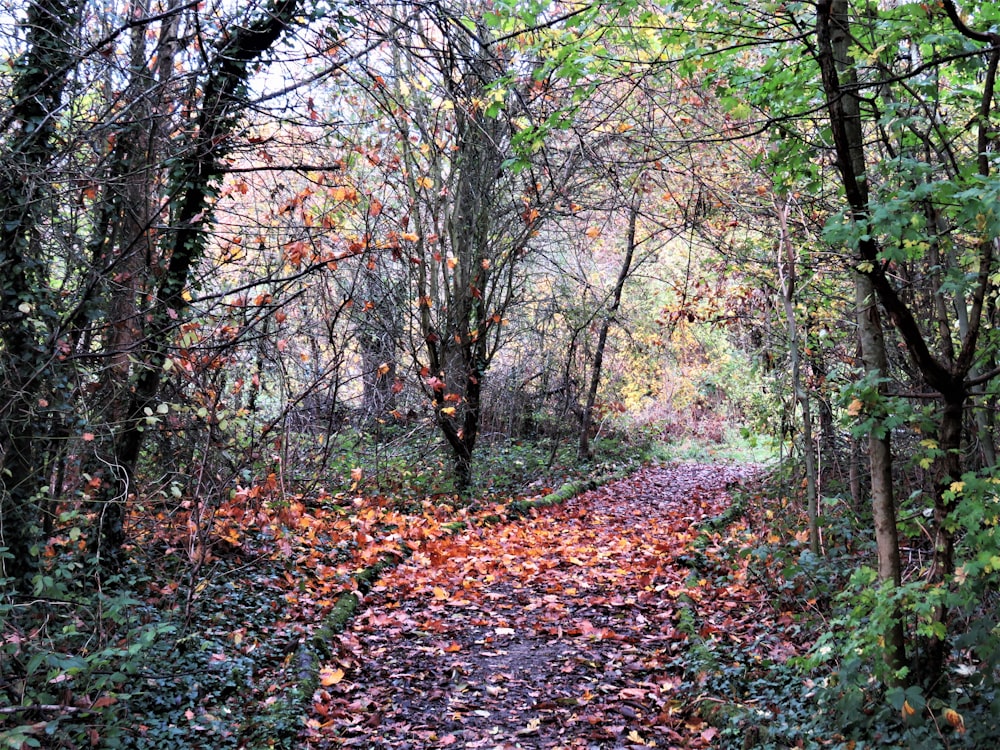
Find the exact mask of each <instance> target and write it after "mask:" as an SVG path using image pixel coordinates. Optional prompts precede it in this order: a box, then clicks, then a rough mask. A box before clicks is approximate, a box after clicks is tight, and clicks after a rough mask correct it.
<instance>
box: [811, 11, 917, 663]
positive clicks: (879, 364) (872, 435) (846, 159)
mask: <svg viewBox="0 0 1000 750" xmlns="http://www.w3.org/2000/svg"><path fill="white" fill-rule="evenodd" d="M818 10H819V12H818V15H817V38H818V42H819V54H820V67H821V69H822V70H823V83H824V89H825V93H826V96H827V102H828V104H829V108H830V119H831V124H832V125H833V130H834V142H835V145H836V149H837V165H838V167H839V168H840V172H841V175H842V178H843V183H844V188H845V193H846V194H847V199H848V204H849V205H850V207H851V210H852V212H853V214H854V216H855V218H858V219H862V218H866V217H867V214H868V184H867V182H866V178H865V174H866V167H865V155H864V133H863V131H862V127H861V106H860V102H859V101H858V98H857V96H855V95H853V94H852V93H849V92H848V91H847V90H846V89H849V90H850V91H854V90H856V84H857V75H856V73H855V70H854V67H853V60H851V58H850V55H849V44H850V27H849V18H848V3H847V0H833V1H832V2H831V3H824V4H823V5H822V7H819V9H818ZM841 76H842V77H843V78H844V80H845V87H844V89H842V88H841V82H840V77H841ZM869 242H871V240H869ZM862 255H863V257H864V258H866V259H868V260H869V262H872V263H875V262H877V260H876V259H875V258H871V257H869V256H874V255H876V251H875V249H874V248H871V249H868V250H867V253H866V252H865V250H864V249H863V251H862ZM855 285H856V286H855V293H856V302H857V308H858V309H857V314H858V331H859V336H860V340H861V356H862V358H863V360H864V362H865V370H866V372H867V373H868V376H869V377H873V378H875V379H877V380H881V379H883V378H885V376H886V374H887V371H888V360H887V356H886V350H885V338H884V336H883V333H882V325H881V322H880V318H879V311H878V307H877V306H876V296H875V289H874V284H873V281H872V279H871V277H870V276H869V275H867V274H863V273H862V274H858V276H857V277H856V279H855ZM880 388H881V389H883V390H884V386H880ZM890 440H891V435H890V433H889V430H888V429H887V428H886V427H885V426H884V425H883V424H881V422H880V421H879V420H877V421H876V424H875V426H874V427H873V429H872V430H871V432H869V434H868V460H869V464H870V470H871V486H872V515H873V523H874V526H875V544H876V546H877V548H878V575H879V580H880V581H881V582H882V583H883V585H889V586H892V587H897V586H899V585H900V583H901V581H902V573H901V561H900V555H899V538H898V531H897V518H896V506H895V498H894V497H893V488H892V449H891V443H890ZM884 658H885V661H886V664H887V665H888V666H889V669H890V672H891V674H890V681H893V680H895V679H896V677H895V675H896V674H898V671H899V670H900V669H902V668H903V666H904V665H905V663H906V636H905V632H904V630H903V622H902V616H901V613H899V612H896V613H895V614H894V617H893V618H892V621H891V622H890V624H889V627H888V632H887V633H886V634H885V651H884Z"/></svg>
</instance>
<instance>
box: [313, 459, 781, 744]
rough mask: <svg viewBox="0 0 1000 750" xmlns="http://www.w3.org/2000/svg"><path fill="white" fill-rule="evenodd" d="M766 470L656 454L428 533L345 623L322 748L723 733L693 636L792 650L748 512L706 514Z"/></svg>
mask: <svg viewBox="0 0 1000 750" xmlns="http://www.w3.org/2000/svg"><path fill="white" fill-rule="evenodd" d="M754 473H755V467H752V466H746V465H742V466H740V465H702V464H677V465H673V466H670V467H659V468H656V467H651V468H646V469H643V470H641V471H640V472H639V473H637V474H635V475H632V476H631V477H629V478H627V479H625V480H622V481H619V482H615V483H613V484H609V485H606V486H604V487H602V488H600V489H598V490H594V491H590V492H587V493H584V494H582V495H580V496H578V497H576V498H573V499H571V500H569V501H567V502H566V503H564V504H562V505H559V506H554V507H550V508H544V509H539V510H535V511H532V515H531V516H530V517H528V518H525V519H522V520H521V521H519V522H515V523H509V524H504V525H501V526H492V527H474V528H471V529H468V530H466V531H462V532H460V533H458V534H456V535H453V536H449V537H447V538H440V539H437V540H434V541H431V542H428V543H427V544H425V545H422V546H421V548H420V549H419V550H418V551H417V552H415V553H414V554H413V555H412V557H410V559H409V560H407V561H406V562H405V563H403V564H402V565H400V566H399V567H397V568H395V569H394V570H393V571H391V572H390V573H388V574H387V575H386V576H385V577H384V578H383V579H382V580H381V581H380V582H379V583H378V584H377V585H376V586H375V588H374V589H373V590H372V591H371V593H370V594H369V595H368V596H367V597H366V599H365V600H364V602H363V604H362V607H363V609H362V612H361V614H360V615H359V616H358V617H357V618H356V619H355V620H354V622H353V623H352V625H351V626H350V627H349V629H348V630H347V631H346V632H345V633H343V634H341V635H340V636H339V643H338V644H336V646H337V651H338V657H337V658H336V659H335V660H334V661H333V662H331V663H330V664H329V665H327V666H326V667H325V668H324V670H323V672H322V674H323V676H324V678H323V683H324V687H323V688H322V689H321V690H320V691H318V692H317V694H316V697H315V700H314V704H313V713H312V716H311V718H310V720H309V722H308V726H309V730H308V734H309V738H308V743H309V747H311V748H314V749H316V750H318V749H319V748H330V747H364V748H373V749H374V748H386V749H388V748H437V747H449V746H450V747H456V748H502V749H504V750H506V749H508V748H578V749H579V748H630V747H653V746H655V747H660V748H669V747H678V748H701V747H714V746H716V742H714V740H715V739H716V736H717V733H718V731H717V729H716V728H715V727H714V726H712V725H711V724H710V723H708V722H707V721H706V720H705V717H706V711H705V706H706V705H708V706H711V705H712V704H713V703H718V704H720V705H721V704H723V703H725V702H726V701H727V700H728V699H727V698H726V697H725V696H717V695H713V694H712V691H711V689H710V687H701V686H700V684H701V683H700V682H699V675H698V674H694V675H692V674H691V670H690V664H689V661H688V658H687V657H688V652H689V650H690V649H691V648H692V647H693V646H695V644H697V647H698V648H700V649H702V651H705V650H706V649H707V650H708V651H712V650H713V649H715V648H716V647H720V649H721V650H720V653H723V652H724V653H733V652H732V651H731V650H727V649H726V648H721V647H724V646H725V645H726V644H741V646H742V647H745V648H741V649H739V652H740V653H746V654H752V656H751V657H750V658H749V661H751V662H756V664H748V665H747V668H748V669H753V668H758V669H761V668H763V669H766V665H767V664H775V663H780V662H782V661H784V660H785V659H787V658H788V656H790V655H792V654H793V653H794V651H795V646H794V644H792V643H791V642H789V641H788V640H787V639H786V637H785V635H784V633H783V631H785V630H786V629H787V628H786V627H785V626H787V624H788V620H787V618H786V617H785V616H783V615H782V614H781V613H780V612H776V611H774V610H773V609H772V607H771V604H770V597H769V596H768V595H767V594H766V593H765V592H764V591H763V590H762V589H761V588H759V587H758V586H757V585H755V583H754V582H753V580H751V579H752V576H750V575H749V574H748V572H747V569H746V563H745V561H744V558H740V557H739V556H737V555H734V554H732V550H733V549H734V548H735V547H736V546H737V545H742V544H743V543H744V542H745V539H744V538H742V537H743V536H745V535H746V534H747V530H746V528H745V526H744V525H743V523H742V522H741V521H736V522H735V523H732V524H728V525H726V527H725V528H722V529H719V530H718V531H713V530H711V528H712V527H711V524H708V523H707V522H708V521H710V519H712V518H714V517H717V516H718V515H719V514H721V513H723V512H724V511H725V510H726V508H727V507H728V506H729V504H730V496H729V494H728V488H729V487H732V486H733V485H735V484H737V483H741V482H743V481H745V480H747V479H749V478H751V477H752V476H753V474H754ZM741 535H742V536H741ZM736 666H739V665H736ZM746 701H749V702H750V703H751V704H752V703H753V699H752V698H749V699H745V700H744V703H746ZM743 707H744V708H746V705H744V706H743ZM760 709H761V710H762V711H766V710H779V708H778V707H769V706H766V705H762V706H760ZM748 731H752V728H751V729H748Z"/></svg>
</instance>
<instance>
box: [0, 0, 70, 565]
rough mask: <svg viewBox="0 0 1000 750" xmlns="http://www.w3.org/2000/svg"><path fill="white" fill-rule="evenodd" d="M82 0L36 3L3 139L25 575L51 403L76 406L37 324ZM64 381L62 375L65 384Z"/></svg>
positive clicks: (2, 455)
mask: <svg viewBox="0 0 1000 750" xmlns="http://www.w3.org/2000/svg"><path fill="white" fill-rule="evenodd" d="M81 5H82V3H81V2H80V0H67V1H66V2H63V1H62V0H40V1H39V2H35V3H32V4H31V5H30V6H29V7H28V14H27V22H26V24H25V25H26V27H27V29H28V34H27V40H26V51H25V52H24V54H23V55H22V57H21V58H20V59H19V60H18V62H17V64H16V65H15V68H14V81H13V100H14V102H13V106H12V109H11V114H10V115H9V116H8V118H7V120H6V122H5V123H4V127H5V129H6V130H7V133H8V135H7V137H6V138H5V139H4V141H3V144H2V146H0V156H2V160H0V162H2V163H0V285H2V286H0V341H2V345H3V357H4V360H5V361H4V364H3V369H2V371H0V377H2V382H0V461H2V463H0V546H4V547H7V550H8V554H9V557H5V556H4V557H0V574H2V575H6V576H8V577H10V578H14V579H17V580H18V582H19V584H20V583H23V579H24V577H25V576H26V575H28V574H30V573H31V572H32V571H33V570H34V569H35V567H36V561H35V559H34V558H35V555H34V553H33V552H32V547H33V542H34V540H35V536H36V534H37V526H38V521H39V518H38V515H39V500H40V498H41V496H42V494H43V493H44V492H45V487H46V485H47V484H48V481H49V471H48V467H47V466H46V461H45V460H44V457H45V456H46V455H47V453H48V451H47V449H46V432H47V430H48V424H49V422H50V418H49V416H48V415H46V414H45V413H44V412H45V410H47V409H52V410H55V409H59V408H68V405H66V404H62V403H54V402H53V403H50V401H49V399H50V398H51V399H53V400H55V399H57V398H64V395H63V394H64V393H65V387H61V388H58V389H56V388H53V390H52V393H51V394H50V393H49V389H50V387H52V386H53V383H52V382H50V381H52V380H53V379H54V368H55V367H57V363H58V362H59V357H58V356H57V351H58V342H55V341H52V340H43V339H42V338H41V337H40V336H39V334H38V332H37V328H36V325H37V323H38V322H39V320H41V321H42V328H43V329H47V330H49V331H51V330H53V329H54V324H55V321H54V320H52V319H51V318H50V317H48V314H47V312H46V311H47V310H51V309H53V308H52V306H51V305H50V304H49V303H48V301H47V295H48V291H49V283H50V279H49V278H48V274H47V270H46V268H44V266H43V263H42V261H41V260H40V259H39V257H38V256H37V252H38V248H37V246H36V242H37V237H36V229H37V225H38V221H39V217H38V215H37V212H38V210H39V205H40V204H41V203H42V198H43V197H44V192H45V190H44V187H43V183H44V179H45V178H44V174H45V171H46V167H47V165H48V164H49V162H50V161H51V160H52V158H53V154H52V152H51V150H50V149H51V146H52V139H53V136H54V134H55V125H56V120H57V112H58V110H59V108H60V106H61V104H62V96H63V90H64V88H65V85H66V82H67V79H68V74H69V73H70V71H71V70H72V69H73V67H74V65H75V64H76V62H77V60H76V58H75V55H74V52H73V46H74V44H75V42H76V38H75V31H76V29H77V25H78V23H79V14H80V8H81ZM64 385H65V384H63V386H64Z"/></svg>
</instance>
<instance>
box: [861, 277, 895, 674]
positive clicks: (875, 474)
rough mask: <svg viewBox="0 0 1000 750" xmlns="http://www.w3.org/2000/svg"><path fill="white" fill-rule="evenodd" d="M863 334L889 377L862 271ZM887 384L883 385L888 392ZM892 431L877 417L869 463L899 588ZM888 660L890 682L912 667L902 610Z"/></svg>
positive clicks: (886, 572) (886, 564) (887, 572)
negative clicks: (905, 668)
mask: <svg viewBox="0 0 1000 750" xmlns="http://www.w3.org/2000/svg"><path fill="white" fill-rule="evenodd" d="M855 293H856V302H857V319H858V336H859V338H860V340H861V356H862V358H863V360H864V363H865V371H866V372H867V374H868V377H869V378H873V379H876V380H883V379H884V378H885V375H886V372H887V370H888V359H887V356H886V351H885V337H884V336H883V334H882V324H881V321H880V319H879V314H878V308H877V306H876V302H875V293H874V290H873V289H872V285H871V282H870V281H869V280H868V277H866V276H864V275H863V274H858V276H857V277H856V279H855ZM884 390H885V386H884V385H883V386H880V391H883V392H884ZM891 437H892V435H891V433H890V431H889V430H888V428H886V426H885V424H884V420H882V419H881V418H879V417H876V419H875V423H874V424H873V426H872V429H871V431H870V432H869V433H868V462H869V465H870V469H871V489H872V520H873V522H874V525H875V546H876V548H877V549H878V578H879V581H880V582H881V583H882V584H883V585H891V586H892V587H893V588H895V587H897V586H899V585H900V584H901V583H902V580H903V578H902V563H901V560H900V555H899V534H898V526H897V518H896V502H895V498H894V496H893V488H892V446H891V442H890V441H891ZM884 656H885V663H886V664H887V665H888V667H889V669H890V673H891V675H890V682H895V681H896V677H895V675H897V674H898V673H899V670H901V669H902V668H903V667H904V666H905V665H906V634H905V632H904V630H903V618H902V613H901V612H899V611H898V610H897V611H896V612H894V616H893V618H892V621H891V623H890V624H889V627H888V630H887V631H886V633H885V652H884Z"/></svg>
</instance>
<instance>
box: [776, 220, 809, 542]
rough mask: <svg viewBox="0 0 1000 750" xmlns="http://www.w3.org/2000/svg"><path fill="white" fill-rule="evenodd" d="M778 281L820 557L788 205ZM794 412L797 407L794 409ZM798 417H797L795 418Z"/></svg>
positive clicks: (782, 228)
mask: <svg viewBox="0 0 1000 750" xmlns="http://www.w3.org/2000/svg"><path fill="white" fill-rule="evenodd" d="M776 209H777V213H778V227H779V231H780V235H779V238H778V278H779V280H780V281H781V301H782V304H783V305H784V309H785V325H786V326H787V330H788V354H789V357H791V362H792V373H791V376H792V392H793V393H794V394H795V400H796V401H797V402H798V404H799V408H800V409H801V410H802V456H803V459H804V461H805V467H806V513H807V516H808V519H809V520H808V523H809V550H810V551H811V552H812V553H813V554H814V555H818V554H819V503H818V500H817V497H816V452H815V446H814V445H813V422H812V409H811V404H810V399H809V391H808V389H807V388H806V387H805V385H804V384H803V383H802V372H801V370H802V355H801V352H800V351H799V324H798V321H796V320H795V249H794V247H793V246H792V238H791V236H790V235H789V232H788V204H787V203H786V204H785V205H781V206H777V207H776ZM793 411H794V407H793ZM792 416H793V418H794V414H793V415H792Z"/></svg>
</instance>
